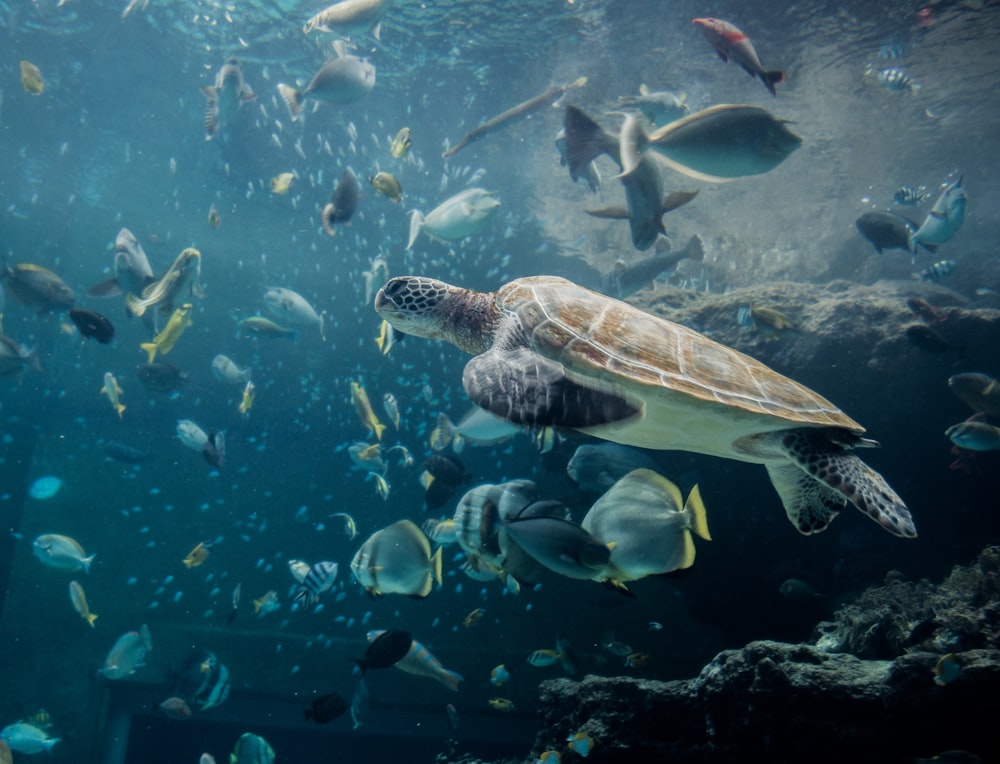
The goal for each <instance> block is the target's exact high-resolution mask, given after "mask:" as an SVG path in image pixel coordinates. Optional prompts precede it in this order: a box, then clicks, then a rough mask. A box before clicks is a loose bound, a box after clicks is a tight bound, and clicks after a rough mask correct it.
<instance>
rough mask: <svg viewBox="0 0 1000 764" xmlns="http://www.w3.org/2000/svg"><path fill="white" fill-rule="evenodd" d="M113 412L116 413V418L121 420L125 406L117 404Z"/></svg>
mask: <svg viewBox="0 0 1000 764" xmlns="http://www.w3.org/2000/svg"><path fill="white" fill-rule="evenodd" d="M115 411H117V412H118V418H119V419H121V418H122V413H123V412H124V411H125V404H124V403H119V404H118V405H117V406H115Z"/></svg>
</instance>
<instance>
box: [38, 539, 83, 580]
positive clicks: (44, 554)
mask: <svg viewBox="0 0 1000 764" xmlns="http://www.w3.org/2000/svg"><path fill="white" fill-rule="evenodd" d="M31 546H32V549H33V551H34V553H35V557H37V558H38V559H39V560H41V561H42V562H43V563H44V564H45V565H47V566H49V567H50V568H56V569H57V570H69V571H75V570H82V571H83V572H84V573H89V572H90V564H91V563H92V562H93V561H94V557H96V555H93V554H92V555H90V556H88V555H87V553H86V552H84V551H83V547H82V546H80V543H79V542H78V541H77V540H76V539H73V538H70V537H69V536H62V535H60V534H58V533H43V534H42V535H41V536H39V537H38V538H36V539H35V540H34V541H33V542H32V544H31Z"/></svg>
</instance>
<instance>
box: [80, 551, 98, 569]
mask: <svg viewBox="0 0 1000 764" xmlns="http://www.w3.org/2000/svg"><path fill="white" fill-rule="evenodd" d="M96 556H97V555H96V554H92V555H90V557H84V558H83V559H81V560H80V564H81V565H83V572H84V573H89V572H90V563H92V562H93V561H94V558H95V557H96Z"/></svg>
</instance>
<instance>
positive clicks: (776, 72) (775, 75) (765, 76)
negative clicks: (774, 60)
mask: <svg viewBox="0 0 1000 764" xmlns="http://www.w3.org/2000/svg"><path fill="white" fill-rule="evenodd" d="M760 78H761V79H762V80H763V81H764V87H766V88H767V92H769V93H770V94H771V95H778V92H777V91H776V90H775V89H774V86H775V85H777V84H778V83H780V82H784V81H785V73H784V72H783V71H781V70H780V69H769V70H767V71H763V72H761V73H760Z"/></svg>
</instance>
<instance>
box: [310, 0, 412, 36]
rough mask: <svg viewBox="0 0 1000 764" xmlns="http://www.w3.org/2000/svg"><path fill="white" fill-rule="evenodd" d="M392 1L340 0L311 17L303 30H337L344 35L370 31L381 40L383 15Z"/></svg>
mask: <svg viewBox="0 0 1000 764" xmlns="http://www.w3.org/2000/svg"><path fill="white" fill-rule="evenodd" d="M392 3H393V0H340V2H336V3H334V4H333V5H331V6H329V7H327V8H324V9H323V10H321V11H320V12H319V13H317V14H316V15H315V16H313V17H312V18H311V19H309V21H307V22H306V23H305V26H304V27H302V31H303V33H305V34H309V33H310V32H312V31H313V30H314V29H318V30H320V31H322V32H336V33H337V34H339V35H342V36H343V37H351V36H352V35H354V34H359V33H363V32H369V33H370V34H371V36H372V37H374V38H375V39H376V40H379V39H381V38H380V35H381V33H382V17H383V16H384V15H385V13H386V11H388V10H389V7H390V6H391V5H392Z"/></svg>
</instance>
